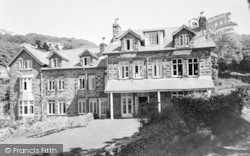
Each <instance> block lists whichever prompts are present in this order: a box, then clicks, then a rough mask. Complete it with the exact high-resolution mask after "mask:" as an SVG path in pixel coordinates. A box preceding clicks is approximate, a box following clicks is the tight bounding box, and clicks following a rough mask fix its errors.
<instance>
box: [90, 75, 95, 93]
mask: <svg viewBox="0 0 250 156" xmlns="http://www.w3.org/2000/svg"><path fill="white" fill-rule="evenodd" d="M95 88H96V81H95V75H89V90H94V89H95Z"/></svg>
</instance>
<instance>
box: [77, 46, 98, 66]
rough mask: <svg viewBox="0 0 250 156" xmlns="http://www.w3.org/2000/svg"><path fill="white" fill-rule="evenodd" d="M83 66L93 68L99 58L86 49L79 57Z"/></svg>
mask: <svg viewBox="0 0 250 156" xmlns="http://www.w3.org/2000/svg"><path fill="white" fill-rule="evenodd" d="M78 56H79V58H80V64H81V66H92V65H93V63H94V62H95V61H97V60H98V56H97V55H96V54H94V53H92V52H90V51H89V50H88V49H85V50H84V51H83V52H81V53H80V54H79V55H78Z"/></svg>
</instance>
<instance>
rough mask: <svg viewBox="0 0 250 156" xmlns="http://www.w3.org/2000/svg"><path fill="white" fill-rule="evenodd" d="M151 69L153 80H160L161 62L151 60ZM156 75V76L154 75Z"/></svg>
mask: <svg viewBox="0 0 250 156" xmlns="http://www.w3.org/2000/svg"><path fill="white" fill-rule="evenodd" d="M152 68H153V70H152V71H153V74H152V75H153V78H161V77H162V60H159V59H158V60H153V64H152ZM155 73H156V74H155Z"/></svg>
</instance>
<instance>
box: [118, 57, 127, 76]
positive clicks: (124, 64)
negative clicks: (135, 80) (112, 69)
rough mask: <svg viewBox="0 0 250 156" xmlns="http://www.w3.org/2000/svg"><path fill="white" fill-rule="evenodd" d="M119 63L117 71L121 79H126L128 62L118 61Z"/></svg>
mask: <svg viewBox="0 0 250 156" xmlns="http://www.w3.org/2000/svg"><path fill="white" fill-rule="evenodd" d="M119 65H120V68H119V70H120V72H119V76H120V78H121V79H126V78H128V65H129V62H127V61H126V62H120V63H119Z"/></svg>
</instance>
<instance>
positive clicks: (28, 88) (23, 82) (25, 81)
mask: <svg viewBox="0 0 250 156" xmlns="http://www.w3.org/2000/svg"><path fill="white" fill-rule="evenodd" d="M20 92H32V78H20Z"/></svg>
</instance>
